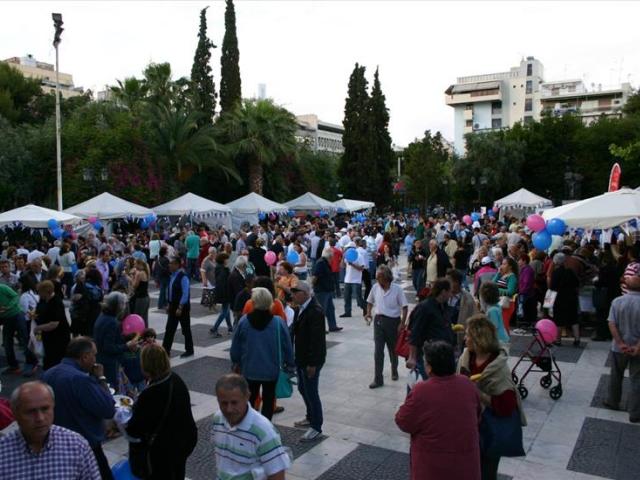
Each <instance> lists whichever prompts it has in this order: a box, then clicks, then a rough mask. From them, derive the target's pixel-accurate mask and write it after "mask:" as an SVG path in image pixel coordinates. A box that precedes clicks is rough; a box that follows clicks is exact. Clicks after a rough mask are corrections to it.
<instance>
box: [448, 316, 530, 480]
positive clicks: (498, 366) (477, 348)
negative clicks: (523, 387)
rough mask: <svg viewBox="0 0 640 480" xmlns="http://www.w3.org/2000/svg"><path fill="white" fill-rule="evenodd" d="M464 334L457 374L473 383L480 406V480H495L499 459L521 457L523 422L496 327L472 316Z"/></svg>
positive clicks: (523, 418) (522, 414) (485, 319)
mask: <svg viewBox="0 0 640 480" xmlns="http://www.w3.org/2000/svg"><path fill="white" fill-rule="evenodd" d="M466 334H467V335H466V348H465V349H464V351H463V352H462V355H461V356H460V359H459V360H458V373H461V374H463V375H467V376H469V378H470V379H471V380H473V381H475V382H476V386H477V387H478V390H479V392H480V400H481V401H482V404H483V405H484V410H483V412H482V419H481V422H480V464H481V472H482V480H496V479H497V477H498V465H499V463H500V458H501V457H519V456H524V455H525V453H524V449H523V445H522V427H523V426H526V424H527V421H526V418H525V416H524V412H523V410H522V405H521V403H520V396H519V395H518V393H517V392H516V386H515V385H514V383H513V381H512V380H511V370H510V368H509V365H508V363H507V361H508V357H507V353H506V351H505V350H504V349H503V348H501V346H500V343H499V342H498V337H497V335H496V327H495V326H494V325H493V324H492V323H491V322H490V321H489V320H488V319H487V317H486V316H485V315H474V316H473V317H471V318H470V319H469V320H468V321H467V330H466Z"/></svg>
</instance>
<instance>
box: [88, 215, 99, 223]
mask: <svg viewBox="0 0 640 480" xmlns="http://www.w3.org/2000/svg"><path fill="white" fill-rule="evenodd" d="M97 221H98V218H97V217H89V218H87V222H89V223H90V224H91V225H93V224H94V223H96V222H97Z"/></svg>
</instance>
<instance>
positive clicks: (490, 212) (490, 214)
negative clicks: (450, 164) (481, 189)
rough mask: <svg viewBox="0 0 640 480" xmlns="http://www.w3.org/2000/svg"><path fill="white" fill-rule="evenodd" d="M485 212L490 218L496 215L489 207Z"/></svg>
mask: <svg viewBox="0 0 640 480" xmlns="http://www.w3.org/2000/svg"><path fill="white" fill-rule="evenodd" d="M487 214H488V215H489V216H490V217H492V218H493V217H495V216H496V212H494V211H493V210H492V209H491V208H490V209H489V211H487Z"/></svg>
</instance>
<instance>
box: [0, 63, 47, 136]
mask: <svg viewBox="0 0 640 480" xmlns="http://www.w3.org/2000/svg"><path fill="white" fill-rule="evenodd" d="M40 95H41V89H40V82H39V81H38V80H34V79H31V78H26V77H25V76H24V75H23V74H22V73H21V72H20V71H18V70H16V69H15V68H13V67H12V66H11V65H9V64H7V63H4V62H0V116H3V117H5V118H6V119H7V120H9V122H10V123H12V124H16V123H24V122H31V121H33V103H34V101H35V100H36V98H37V97H38V96H40Z"/></svg>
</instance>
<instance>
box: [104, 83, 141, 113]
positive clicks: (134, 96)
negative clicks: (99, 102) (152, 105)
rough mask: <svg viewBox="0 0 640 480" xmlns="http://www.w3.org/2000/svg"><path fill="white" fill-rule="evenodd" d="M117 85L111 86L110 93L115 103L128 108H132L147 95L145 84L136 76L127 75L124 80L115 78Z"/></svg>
mask: <svg viewBox="0 0 640 480" xmlns="http://www.w3.org/2000/svg"><path fill="white" fill-rule="evenodd" d="M116 81H117V82H118V86H117V87H111V93H113V97H114V99H115V100H116V103H118V104H120V105H122V106H124V107H125V108H127V109H129V110H133V109H134V107H135V106H136V105H138V104H139V103H140V102H141V101H142V100H144V98H145V97H146V96H147V91H148V88H147V84H146V82H145V81H144V80H139V79H137V78H136V77H128V78H125V79H124V82H122V81H120V80H116Z"/></svg>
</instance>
